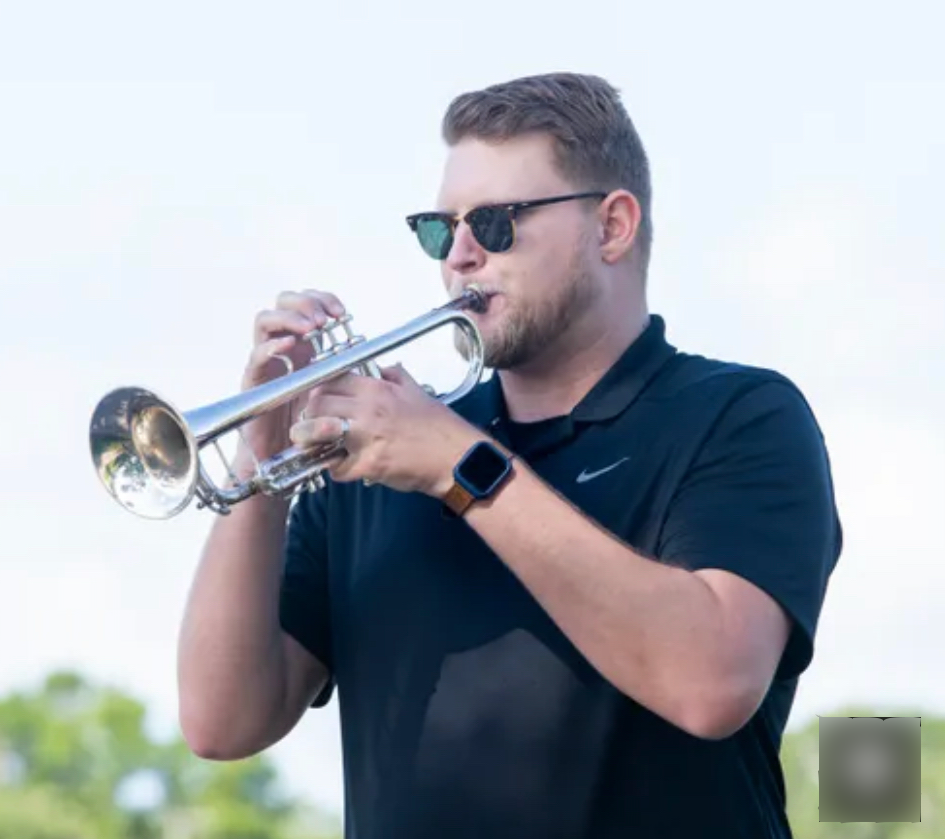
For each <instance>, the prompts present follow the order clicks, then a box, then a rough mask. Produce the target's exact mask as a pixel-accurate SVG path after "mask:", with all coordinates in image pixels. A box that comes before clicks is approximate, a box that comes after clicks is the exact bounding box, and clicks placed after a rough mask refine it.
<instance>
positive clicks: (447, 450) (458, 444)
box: [429, 430, 491, 501]
mask: <svg viewBox="0 0 945 839" xmlns="http://www.w3.org/2000/svg"><path fill="white" fill-rule="evenodd" d="M482 441H486V442H491V438H490V437H487V436H486V435H484V434H482V433H481V432H478V431H476V430H470V431H469V433H465V434H461V435H457V436H456V437H455V438H454V439H453V440H451V442H450V445H449V446H446V447H444V453H443V457H442V458H441V459H440V461H439V469H438V470H437V475H436V477H435V478H434V480H433V483H432V485H431V489H430V492H429V494H430V495H431V496H433V497H434V498H435V499H436V500H437V501H442V500H443V499H444V498H445V497H446V494H447V493H448V492H449V491H450V490H451V489H452V488H453V484H455V483H456V476H455V469H456V466H457V464H458V463H459V462H460V461H461V460H462V459H463V456H464V455H465V454H466V453H467V452H468V451H469V450H470V449H471V448H472V447H473V446H474V445H476V443H479V442H482Z"/></svg>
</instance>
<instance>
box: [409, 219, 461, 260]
mask: <svg viewBox="0 0 945 839" xmlns="http://www.w3.org/2000/svg"><path fill="white" fill-rule="evenodd" d="M417 239H418V240H419V241H420V247H422V248H423V250H424V251H425V252H426V253H427V255H428V256H432V257H433V258H434V259H446V257H447V256H449V252H450V248H452V247H453V230H452V227H451V226H450V223H449V222H448V221H447V220H446V219H442V218H436V217H435V216H432V217H430V218H422V219H418V220H417Z"/></svg>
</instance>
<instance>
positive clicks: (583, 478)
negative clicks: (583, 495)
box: [577, 457, 630, 484]
mask: <svg viewBox="0 0 945 839" xmlns="http://www.w3.org/2000/svg"><path fill="white" fill-rule="evenodd" d="M628 460H630V458H629V457H624V458H621V459H620V460H618V461H617V462H616V463H611V464H610V466H605V467H604V468H603V469H598V470H597V471H596V472H588V471H587V469H585V470H584V471H583V472H582V473H581V474H580V475H578V476H577V482H578V483H579V484H583V483H586V482H587V481H592V480H594V478H597V477H599V476H600V475H603V474H605V473H607V472H609V471H610V470H611V469H616V468H617V467H618V466H619V465H620V464H621V463H626V462H627V461H628Z"/></svg>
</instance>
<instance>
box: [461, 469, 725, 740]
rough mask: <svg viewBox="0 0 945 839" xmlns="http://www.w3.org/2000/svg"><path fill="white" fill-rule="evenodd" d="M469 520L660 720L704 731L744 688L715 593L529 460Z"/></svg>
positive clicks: (600, 664)
mask: <svg viewBox="0 0 945 839" xmlns="http://www.w3.org/2000/svg"><path fill="white" fill-rule="evenodd" d="M466 518H467V521H468V523H469V525H470V526H471V527H473V528H474V529H475V530H476V531H477V532H478V533H479V535H480V536H481V537H482V538H483V539H484V540H485V542H486V543H487V544H489V546H490V547H491V548H492V550H493V551H495V553H496V554H497V555H498V556H499V557H500V558H501V559H502V560H503V561H504V562H505V564H506V565H507V566H508V567H509V569H510V570H511V571H512V572H513V573H514V574H515V575H516V576H517V577H518V578H519V579H520V580H521V582H522V583H523V584H524V585H525V587H526V588H528V590H529V591H530V592H531V593H532V595H533V596H534V597H535V598H536V600H537V601H538V602H539V603H540V604H541V606H542V607H543V608H544V609H545V611H546V612H547V613H548V614H549V616H550V617H551V618H552V620H554V621H555V623H556V624H557V625H558V626H559V627H560V629H561V630H562V632H563V633H564V634H565V635H566V636H567V637H568V638H569V639H570V640H571V642H572V643H573V644H574V645H575V646H576V647H577V648H578V649H579V650H580V651H581V652H582V653H583V654H584V656H585V657H586V658H587V659H588V661H590V663H591V664H592V665H594V666H595V667H596V668H597V670H598V671H599V672H600V673H601V674H602V675H603V676H604V677H605V678H607V679H608V680H609V681H610V682H611V683H612V684H614V686H615V687H617V688H618V689H619V690H621V691H622V692H624V693H625V694H627V695H628V696H630V697H632V698H633V699H635V700H636V701H637V702H639V703H640V704H642V705H644V706H646V707H647V708H649V709H650V710H652V711H653V712H654V713H656V714H658V715H660V716H662V717H664V718H666V719H667V720H669V721H671V722H673V723H674V724H676V725H678V726H680V727H681V728H684V729H686V730H690V731H698V730H702V729H703V728H704V727H705V725H704V720H705V719H707V718H709V717H711V714H712V713H713V709H714V708H716V707H722V704H723V703H725V702H727V701H728V699H729V697H727V696H724V695H723V694H724V692H725V691H727V690H732V691H734V690H737V689H738V685H737V683H736V682H734V681H733V680H732V679H731V678H729V674H728V672H727V667H726V660H725V655H724V651H725V627H724V622H723V617H722V614H723V613H722V610H721V608H720V606H719V603H718V601H717V599H716V597H715V594H714V592H713V591H712V589H711V588H710V587H709V586H708V585H706V584H705V583H704V582H703V581H702V580H700V579H699V577H698V576H696V575H694V574H693V573H692V572H690V571H688V570H686V569H684V568H680V567H676V566H670V565H665V564H662V563H658V562H655V561H653V560H651V559H648V558H645V557H643V556H641V555H639V554H637V553H636V552H634V551H633V550H632V549H631V548H629V547H628V546H626V545H625V544H623V543H622V542H620V541H619V540H617V539H616V538H615V537H613V536H612V535H611V534H609V533H607V532H605V531H604V530H602V529H601V528H599V527H598V526H597V525H596V524H595V523H593V522H592V521H591V520H589V519H588V518H586V517H585V516H584V515H583V514H581V513H580V512H579V511H578V510H577V509H575V508H574V507H573V506H572V505H571V504H570V503H569V502H568V501H567V500H566V499H564V498H562V497H561V496H559V495H558V494H557V493H555V492H554V491H553V490H552V489H551V488H550V487H548V486H547V485H546V484H544V482H542V481H541V480H540V479H539V478H538V477H537V476H536V475H535V474H534V473H533V472H531V471H530V470H529V469H528V468H527V467H525V466H523V465H522V464H521V462H517V464H516V467H515V472H514V477H513V478H512V479H511V481H510V482H509V483H508V485H506V486H505V487H504V488H503V489H502V491H501V492H500V493H499V494H498V495H497V496H496V497H495V498H494V499H492V500H491V501H490V502H488V503H484V504H477V505H474V506H473V507H472V508H471V509H470V510H469V511H468V512H467V514H466Z"/></svg>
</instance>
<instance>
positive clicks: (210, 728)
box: [178, 707, 262, 761]
mask: <svg viewBox="0 0 945 839" xmlns="http://www.w3.org/2000/svg"><path fill="white" fill-rule="evenodd" d="M178 721H179V726H180V732H181V736H182V737H183V740H184V743H185V744H186V745H187V748H188V749H190V751H191V752H192V753H193V754H194V755H195V756H197V757H199V758H201V759H202V760H212V761H235V760H244V759H245V758H248V757H252V756H253V755H255V754H258V753H259V752H260V751H262V747H260V746H258V745H256V744H252V743H251V742H250V741H249V738H246V737H243V736H241V735H240V732H239V729H238V728H237V726H236V725H234V724H233V721H232V720H230V721H229V723H230V724H227V721H226V719H225V718H223V719H222V720H221V716H220V715H212V714H211V715H207V714H199V713H196V712H194V711H192V710H188V709H186V708H184V707H182V708H181V709H180V712H179V716H178ZM221 722H222V724H221Z"/></svg>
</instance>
